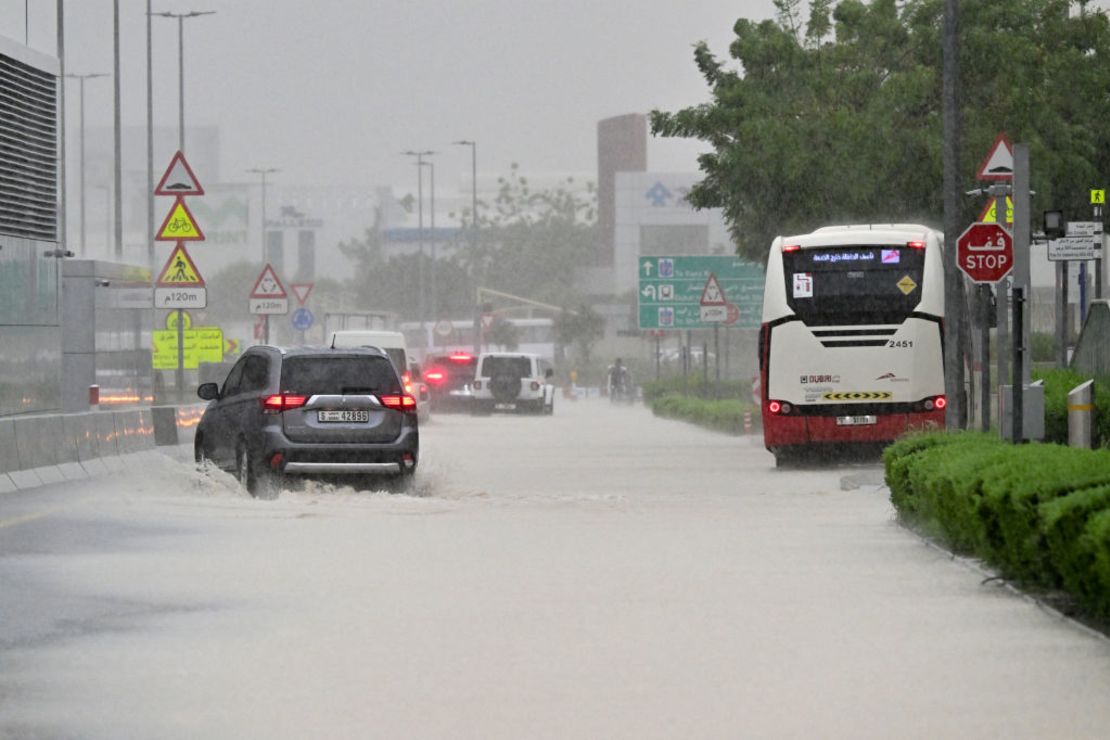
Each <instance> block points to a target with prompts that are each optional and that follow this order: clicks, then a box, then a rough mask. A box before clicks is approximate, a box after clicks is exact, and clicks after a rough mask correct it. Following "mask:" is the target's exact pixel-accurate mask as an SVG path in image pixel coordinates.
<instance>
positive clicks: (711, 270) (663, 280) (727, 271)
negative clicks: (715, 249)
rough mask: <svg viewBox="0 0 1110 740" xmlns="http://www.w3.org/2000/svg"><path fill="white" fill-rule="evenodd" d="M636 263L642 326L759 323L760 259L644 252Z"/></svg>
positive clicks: (748, 325) (752, 325) (750, 325)
mask: <svg viewBox="0 0 1110 740" xmlns="http://www.w3.org/2000/svg"><path fill="white" fill-rule="evenodd" d="M637 269H638V272H639V275H640V290H639V301H640V328H641V329H711V328H713V327H714V326H724V327H733V328H742V329H758V328H759V321H760V316H761V315H762V313H763V268H762V267H760V266H759V265H757V264H754V263H751V262H747V261H745V260H742V259H740V258H739V257H641V258H640V262H639V265H638V268H637ZM711 275H712V276H714V277H715V278H716V283H717V285H716V286H714V285H712V284H709V283H710V276H711ZM707 284H709V285H708V286H707ZM707 287H708V289H707ZM722 294H723V295H722Z"/></svg>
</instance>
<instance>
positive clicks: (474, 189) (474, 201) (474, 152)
mask: <svg viewBox="0 0 1110 740" xmlns="http://www.w3.org/2000/svg"><path fill="white" fill-rule="evenodd" d="M453 143H454V144H455V145H456V146H468V147H470V197H471V206H470V249H471V250H472V251H474V252H477V250H478V144H477V142H475V141H471V140H469V139H459V140H458V141H456V142H453ZM475 278H476V279H477V278H478V276H475ZM480 304H481V301H480V300H479V301H478V305H475V306H474V355H475V357H477V355H478V353H479V352H481V349H482V348H481V341H482V340H481V338H480V337H481V332H482V323H481V310H482V309H481V305H480Z"/></svg>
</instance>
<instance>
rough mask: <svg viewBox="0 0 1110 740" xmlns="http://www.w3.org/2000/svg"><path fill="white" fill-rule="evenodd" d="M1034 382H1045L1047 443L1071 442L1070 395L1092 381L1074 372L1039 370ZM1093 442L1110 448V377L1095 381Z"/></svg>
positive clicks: (1045, 434) (1088, 377)
mask: <svg viewBox="0 0 1110 740" xmlns="http://www.w3.org/2000/svg"><path fill="white" fill-rule="evenodd" d="M1033 379H1034V380H1043V381H1044V439H1045V442H1056V443H1058V444H1062V445H1066V444H1067V443H1068V393H1069V392H1070V391H1071V390H1072V389H1073V388H1075V387H1076V386H1077V385H1079V384H1080V383H1084V382H1086V381H1088V380H1090V379H1091V377H1090V376H1089V375H1083V374H1080V373H1077V372H1075V371H1074V370H1036V371H1034V372H1033ZM1094 442H1095V444H1096V445H1099V444H1101V445H1102V446H1103V447H1106V446H1110V378H1095V429H1094Z"/></svg>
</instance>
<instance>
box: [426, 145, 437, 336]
mask: <svg viewBox="0 0 1110 740" xmlns="http://www.w3.org/2000/svg"><path fill="white" fill-rule="evenodd" d="M424 166H425V167H427V168H428V172H429V174H430V176H431V195H432V198H431V201H432V202H431V205H430V207H429V208H428V213H429V214H430V216H431V222H432V224H431V228H432V275H431V279H430V280H429V281H428V289H429V293H430V298H431V311H430V313H431V315H432V321H436V320H438V319H439V300H438V296H437V295H436V164H435V162H424Z"/></svg>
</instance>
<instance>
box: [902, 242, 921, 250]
mask: <svg viewBox="0 0 1110 740" xmlns="http://www.w3.org/2000/svg"><path fill="white" fill-rule="evenodd" d="M906 246H907V247H909V248H910V249H924V248H925V242H906Z"/></svg>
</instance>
